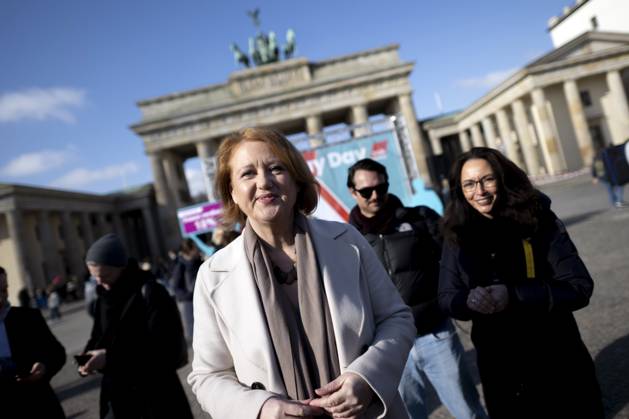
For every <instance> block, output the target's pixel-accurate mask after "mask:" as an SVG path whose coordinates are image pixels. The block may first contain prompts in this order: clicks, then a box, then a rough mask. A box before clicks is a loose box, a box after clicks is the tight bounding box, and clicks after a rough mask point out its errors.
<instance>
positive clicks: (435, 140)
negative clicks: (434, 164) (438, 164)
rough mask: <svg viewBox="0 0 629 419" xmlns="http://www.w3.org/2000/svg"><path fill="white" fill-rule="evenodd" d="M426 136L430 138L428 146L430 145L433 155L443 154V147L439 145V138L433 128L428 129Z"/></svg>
mask: <svg viewBox="0 0 629 419" xmlns="http://www.w3.org/2000/svg"><path fill="white" fill-rule="evenodd" d="M428 138H429V139H430V146H431V147H432V154H433V155H435V156H438V155H441V154H443V147H442V146H441V138H439V137H437V134H435V131H434V130H432V129H431V130H429V131H428Z"/></svg>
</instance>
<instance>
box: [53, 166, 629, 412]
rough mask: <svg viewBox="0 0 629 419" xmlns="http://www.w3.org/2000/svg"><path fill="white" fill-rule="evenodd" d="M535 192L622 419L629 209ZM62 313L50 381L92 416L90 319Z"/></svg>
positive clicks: (69, 405) (576, 184) (587, 187)
mask: <svg viewBox="0 0 629 419" xmlns="http://www.w3.org/2000/svg"><path fill="white" fill-rule="evenodd" d="M540 188H541V189H542V190H543V191H544V192H545V193H547V194H548V195H549V196H550V197H551V198H552V200H553V209H554V210H555V212H556V213H557V214H558V215H559V216H560V217H561V218H562V219H563V220H564V222H565V224H566V226H567V227H568V231H569V232H570V235H571V236H572V239H573V241H574V243H575V244H576V246H577V248H578V249H579V252H580V254H581V256H582V257H583V259H584V261H585V263H586V265H587V266H588V268H589V270H590V272H591V274H592V276H593V278H594V281H595V290H594V296H593V297H592V300H591V303H590V305H589V306H588V307H586V308H584V309H582V310H579V311H578V312H577V313H576V318H577V321H578V323H579V326H580V329H581V333H582V335H583V339H584V341H585V343H586V345H587V347H588V348H589V350H590V352H591V353H592V356H593V358H594V360H595V363H596V368H597V372H598V376H599V380H600V382H601V387H602V390H603V394H604V403H605V406H606V412H607V417H608V418H627V419H629V322H628V321H627V320H628V319H629V304H628V302H629V208H627V209H612V208H609V204H608V200H607V192H606V191H605V189H604V187H603V186H602V185H592V183H591V181H590V178H589V177H588V176H587V175H580V176H576V177H574V178H570V179H565V180H561V181H559V182H556V183H545V184H544V185H542V186H540ZM63 313H64V317H63V318H62V319H61V321H59V322H56V323H52V324H51V328H52V330H53V332H54V333H55V335H56V336H57V337H58V338H59V339H60V340H61V342H62V343H63V344H64V345H65V347H66V350H67V352H68V361H67V363H66V365H65V367H64V368H63V370H62V371H61V372H60V373H59V374H57V376H55V377H54V379H53V383H52V384H53V386H54V388H55V391H56V392H57V394H58V396H59V398H60V399H61V400H62V404H63V407H64V409H65V412H66V414H67V415H68V418H80V419H92V418H94V419H96V418H98V391H99V379H98V377H90V378H80V377H79V376H78V374H77V373H76V369H75V366H74V365H73V360H72V357H71V355H72V354H75V353H79V352H80V351H81V349H82V347H83V345H84V344H85V342H86V341H87V337H88V334H89V330H90V322H91V320H90V318H89V317H88V316H87V314H86V312H85V310H84V309H83V307H82V305H81V304H79V303H74V304H71V305H68V306H65V307H64V310H63ZM458 326H459V334H460V336H461V338H462V340H463V342H464V345H465V347H466V349H467V353H466V356H467V357H468V359H469V360H470V361H471V362H474V356H475V353H474V350H473V348H472V346H471V344H470V342H469V328H470V324H469V323H468V322H459V323H458ZM189 370H190V366H189V365H188V366H187V367H185V368H182V369H181V370H180V377H181V379H182V382H183V383H184V388H186V391H187V392H188V395H189V398H190V401H191V404H192V406H193V411H194V413H195V417H198V418H202V417H208V416H207V415H204V414H203V412H202V411H201V409H200V407H199V405H198V404H197V403H196V401H195V400H194V398H193V397H192V394H191V392H190V389H189V387H188V386H187V385H186V384H185V377H186V375H187V373H188V372H189ZM476 379H477V382H478V376H477V375H476ZM429 401H430V406H431V408H430V410H431V415H430V418H431V419H438V418H439V419H441V418H451V416H450V415H449V414H448V412H447V410H446V409H445V408H444V407H443V406H441V405H440V403H439V401H438V400H437V399H436V398H435V396H434V395H432V396H431V397H430V400H429Z"/></svg>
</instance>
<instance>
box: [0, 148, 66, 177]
mask: <svg viewBox="0 0 629 419" xmlns="http://www.w3.org/2000/svg"><path fill="white" fill-rule="evenodd" d="M74 157H75V149H74V148H73V147H68V148H66V149H65V150H41V151H36V152H33V153H26V154H22V155H20V156H17V157H16V158H14V159H13V160H11V161H10V162H8V163H7V164H6V165H5V166H4V167H2V168H0V175H2V176H8V177H22V176H30V175H35V174H38V173H42V172H46V171H49V170H52V169H56V168H58V167H61V166H63V165H65V164H66V163H68V162H69V161H71V160H72V159H73V158H74Z"/></svg>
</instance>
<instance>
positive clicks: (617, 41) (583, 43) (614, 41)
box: [526, 31, 629, 68]
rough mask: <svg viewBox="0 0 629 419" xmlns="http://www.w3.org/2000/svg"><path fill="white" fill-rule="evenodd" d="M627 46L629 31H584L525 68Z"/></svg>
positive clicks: (584, 56)
mask: <svg viewBox="0 0 629 419" xmlns="http://www.w3.org/2000/svg"><path fill="white" fill-rule="evenodd" d="M627 47H629V33H620V32H596V31H594V32H585V33H584V34H583V35H581V36H579V37H577V38H575V39H573V40H572V41H570V42H568V43H566V44H564V45H562V46H561V47H559V48H557V49H555V50H553V51H551V52H549V53H547V54H545V55H543V56H542V57H540V58H538V59H537V60H535V61H533V62H532V63H530V64H528V65H527V66H526V68H531V67H536V66H540V65H547V64H555V63H559V62H562V61H570V60H574V59H579V58H586V57H588V56H592V55H595V54H601V53H605V52H606V51H608V50H609V51H610V52H611V51H613V50H614V49H617V48H627Z"/></svg>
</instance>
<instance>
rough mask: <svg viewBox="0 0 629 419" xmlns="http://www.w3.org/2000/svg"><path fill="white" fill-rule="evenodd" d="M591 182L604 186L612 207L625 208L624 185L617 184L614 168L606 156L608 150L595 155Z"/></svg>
mask: <svg viewBox="0 0 629 419" xmlns="http://www.w3.org/2000/svg"><path fill="white" fill-rule="evenodd" d="M628 144H629V143H628ZM592 180H593V182H594V183H598V182H601V183H602V184H603V185H605V188H606V189H607V193H608V195H609V202H610V203H611V204H612V206H614V207H616V208H622V207H626V206H627V203H626V202H625V201H624V188H625V185H624V184H621V183H620V182H619V179H618V175H617V173H616V168H615V166H614V164H613V163H612V161H611V159H610V157H609V155H608V149H603V150H601V151H599V152H598V153H597V154H596V157H595V158H594V161H593V162H592Z"/></svg>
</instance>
